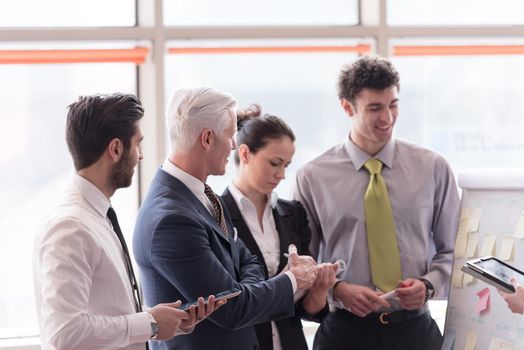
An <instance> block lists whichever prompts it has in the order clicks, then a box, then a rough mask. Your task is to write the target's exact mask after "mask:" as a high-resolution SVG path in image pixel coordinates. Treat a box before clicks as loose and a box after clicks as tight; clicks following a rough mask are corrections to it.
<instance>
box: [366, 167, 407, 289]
mask: <svg viewBox="0 0 524 350" xmlns="http://www.w3.org/2000/svg"><path fill="white" fill-rule="evenodd" d="M364 167H365V168H366V169H367V170H368V171H369V174H370V177H369V184H368V188H367V189H366V195H365V197H364V211H365V216H366V230H367V236H368V252H369V262H370V266H371V280H372V282H373V284H374V285H375V286H376V287H378V288H379V289H380V290H381V291H383V292H388V291H390V290H392V289H395V288H396V287H397V284H398V281H399V280H401V279H402V269H401V267H400V255H399V252H398V244H397V230H396V228H395V220H394V219H393V213H392V211H391V204H390V202H389V197H388V189H387V187H386V182H385V181H384V178H383V177H382V175H380V172H381V171H382V162H381V161H380V160H378V159H375V158H371V159H370V160H368V161H367V162H366V163H365V164H364Z"/></svg>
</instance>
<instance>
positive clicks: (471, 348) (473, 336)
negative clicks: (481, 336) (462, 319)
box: [464, 331, 477, 350]
mask: <svg viewBox="0 0 524 350" xmlns="http://www.w3.org/2000/svg"><path fill="white" fill-rule="evenodd" d="M476 345H477V333H475V332H473V331H468V335H467V336H466V345H465V346H464V350H475V346H476Z"/></svg>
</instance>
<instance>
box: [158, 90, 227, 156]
mask: <svg viewBox="0 0 524 350" xmlns="http://www.w3.org/2000/svg"><path fill="white" fill-rule="evenodd" d="M236 107H237V101H236V100H235V98H234V97H233V96H231V95H230V94H228V93H227V92H223V91H220V90H217V89H213V88H194V89H180V90H178V91H176V92H175V93H174V95H173V97H172V98H171V102H170V103H169V107H168V110H167V115H166V125H167V130H168V132H169V139H170V145H171V151H172V152H178V153H186V152H187V151H189V149H190V148H191V147H192V146H193V145H194V144H195V142H196V141H197V139H198V136H199V135H200V133H201V132H202V130H204V129H212V130H213V131H214V132H215V133H217V134H218V133H222V132H223V131H224V130H225V129H226V128H227V127H228V125H229V123H230V121H231V118H233V117H236V113H235V109H236Z"/></svg>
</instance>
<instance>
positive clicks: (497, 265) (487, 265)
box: [475, 259, 524, 285]
mask: <svg viewBox="0 0 524 350" xmlns="http://www.w3.org/2000/svg"><path fill="white" fill-rule="evenodd" d="M475 265H477V266H478V267H480V268H481V269H483V270H485V271H487V272H489V273H490V274H492V275H494V276H497V277H498V278H499V279H500V280H502V281H504V282H506V283H508V284H509V285H511V278H512V277H515V278H516V279H517V281H519V283H520V284H521V285H524V275H523V274H522V273H520V272H519V271H516V270H514V269H512V268H511V267H509V266H507V265H504V264H502V263H501V262H499V261H497V260H495V259H487V260H481V261H478V262H476V263H475Z"/></svg>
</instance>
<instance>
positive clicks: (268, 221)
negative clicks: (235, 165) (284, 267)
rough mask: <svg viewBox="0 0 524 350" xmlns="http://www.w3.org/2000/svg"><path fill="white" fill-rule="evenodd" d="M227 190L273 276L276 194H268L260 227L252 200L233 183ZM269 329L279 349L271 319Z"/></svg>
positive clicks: (276, 262)
mask: <svg viewBox="0 0 524 350" xmlns="http://www.w3.org/2000/svg"><path fill="white" fill-rule="evenodd" d="M229 192H230V193H231V196H232V197H233V199H234V200H235V202H236V204H237V206H238V209H239V210H240V213H241V214H242V218H243V219H244V221H245V223H246V225H247V227H248V228H249V231H250V232H251V235H252V236H253V238H254V239H255V241H256V242H257V245H258V247H259V249H260V252H261V253H262V256H263V257H264V261H265V262H266V266H267V271H268V275H269V277H273V276H275V275H276V274H277V272H278V266H279V264H280V237H279V235H278V231H277V226H276V224H275V218H274V217H273V209H274V208H275V206H276V205H277V199H278V195H277V194H276V193H275V192H272V193H271V195H269V196H268V201H267V203H266V207H265V208H264V213H263V215H262V227H260V223H259V221H258V214H257V209H256V208H255V205H254V204H253V202H252V201H251V200H250V199H249V198H247V197H246V196H245V195H244V194H243V193H242V192H240V190H239V189H238V188H237V187H236V186H235V184H233V183H231V184H230V185H229ZM271 331H272V336H273V350H281V349H282V342H281V341H280V334H279V333H278V329H277V326H276V324H275V322H273V321H271Z"/></svg>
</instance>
